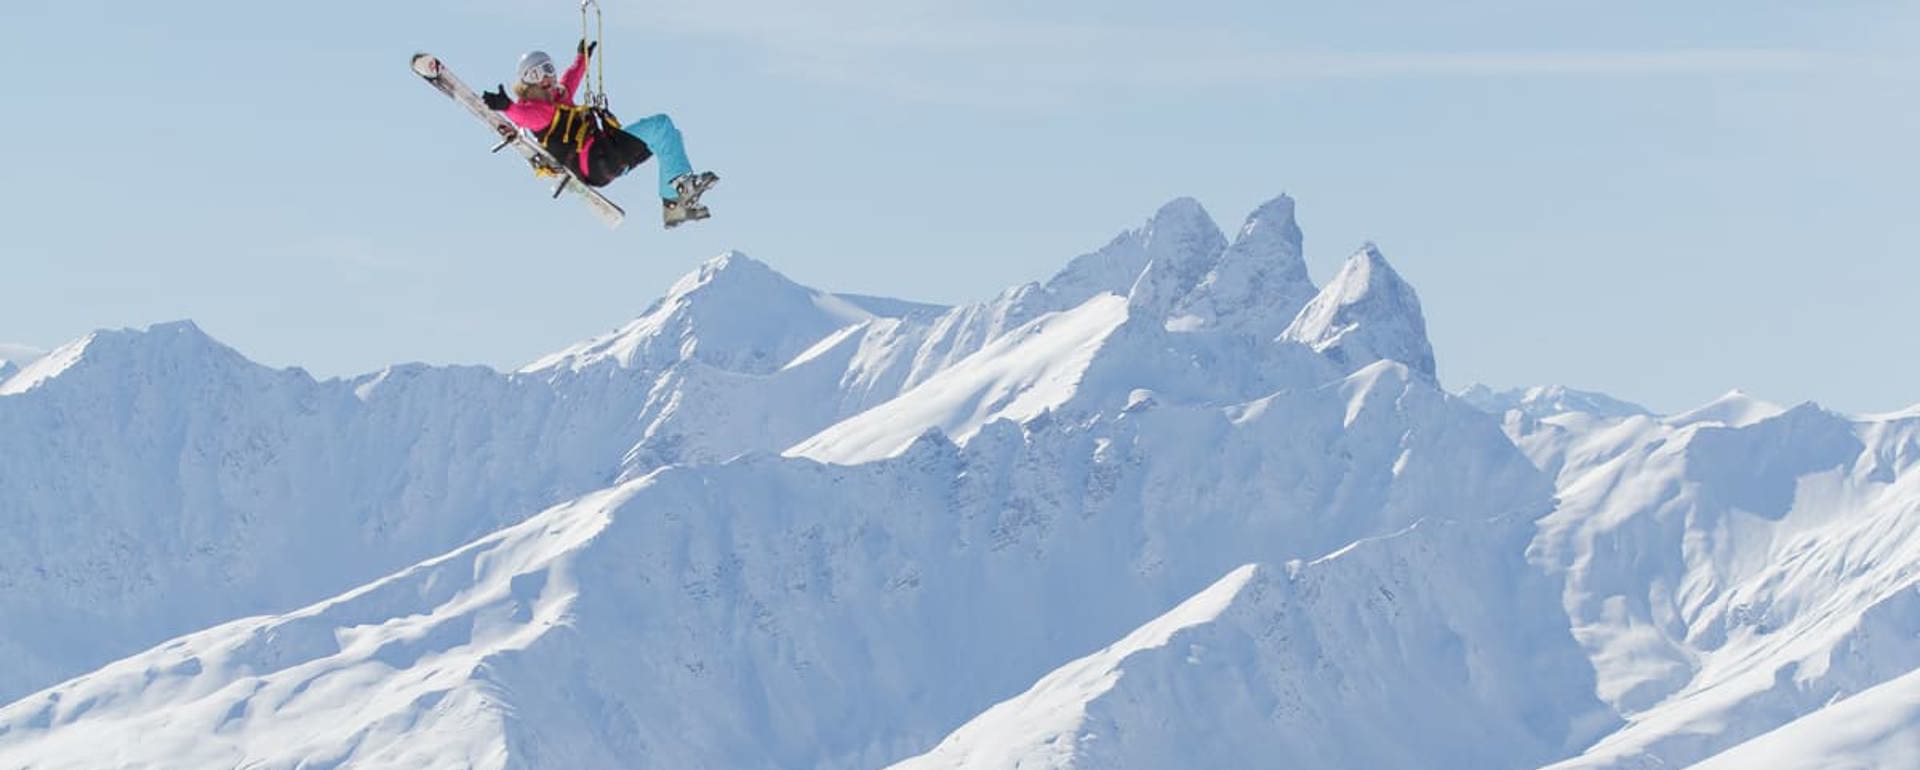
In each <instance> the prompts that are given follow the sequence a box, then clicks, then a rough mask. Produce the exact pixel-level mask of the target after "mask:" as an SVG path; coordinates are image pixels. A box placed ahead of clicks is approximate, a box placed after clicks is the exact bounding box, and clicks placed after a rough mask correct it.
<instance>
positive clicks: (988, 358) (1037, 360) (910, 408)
mask: <svg viewBox="0 0 1920 770" xmlns="http://www.w3.org/2000/svg"><path fill="white" fill-rule="evenodd" d="M1126 320H1127V310H1126V303H1125V301H1124V300H1122V299H1121V298H1119V297H1116V296H1113V295H1111V294H1108V295H1102V296H1099V297H1095V298H1093V299H1090V300H1088V301H1087V302H1086V304H1084V305H1081V306H1080V307H1078V308H1075V309H1073V310H1071V311H1065V312H1060V313H1051V314H1048V315H1045V316H1042V317H1040V318H1039V319H1037V320H1035V321H1033V322H1032V323H1029V324H1027V325H1026V326H1024V327H1022V328H1021V329H1019V330H1016V331H1014V332H1013V333H1011V334H1008V335H1006V336H1004V337H1002V338H1001V339H999V340H996V341H995V342H994V343H993V344H991V345H989V346H988V347H987V348H986V349H984V350H982V351H980V353H978V354H976V355H974V356H970V357H968V358H966V359H964V360H962V361H961V362H959V363H957V364H955V365H954V366H952V367H949V368H948V369H947V370H945V371H944V372H942V373H941V375H940V376H938V377H936V378H933V379H931V380H928V381H927V382H923V383H921V384H920V385H918V386H916V387H915V388H914V389H912V390H909V391H907V392H906V393H904V394H902V395H901V396H900V397H899V398H895V399H893V400H891V401H888V402H886V403H884V404H881V405H880V406H878V407H875V408H873V409H871V410H868V411H866V412H863V413H861V414H859V415H857V416H855V417H853V418H851V419H848V420H844V421H842V422H840V423H837V424H835V425H834V426H833V427H831V428H828V429H827V430H825V431H822V432H821V433H820V434H818V435H816V436H813V437H812V438H809V439H807V440H806V441H804V442H801V443H800V444H799V445H797V446H795V447H794V448H792V449H791V450H789V451H788V454H791V455H794V456H801V457H811V458H813V459H816V460H820V461H822V462H837V463H842V464H853V463H859V462H866V461H870V460H876V459H879V458H882V457H888V456H891V455H894V454H897V453H899V452H901V451H904V450H905V449H906V448H907V446H908V445H909V444H911V443H912V442H913V441H914V439H916V438H918V437H919V436H920V435H921V434H923V433H925V432H926V431H929V430H938V431H940V432H941V433H942V434H944V435H947V436H949V437H951V438H953V439H954V440H956V441H960V442H965V441H968V440H970V439H972V438H973V434H974V433H976V432H978V431H979V430H980V427H981V426H983V425H985V424H987V423H988V422H991V421H993V420H997V419H1011V420H1014V421H1016V422H1024V421H1026V420H1028V419H1031V418H1033V417H1035V416H1038V415H1039V414H1040V413H1042V412H1045V411H1047V410H1048V409H1053V408H1057V407H1060V406H1062V405H1064V404H1065V403H1066V402H1067V401H1068V400H1069V399H1071V398H1072V397H1073V396H1074V394H1075V393H1076V391H1077V387H1078V386H1079V384H1080V380H1081V377H1082V376H1083V375H1084V374H1085V372H1086V370H1087V367H1088V365H1089V364H1091V363H1092V361H1093V358H1094V355H1095V354H1096V353H1097V352H1099V350H1100V346H1101V345H1102V344H1103V343H1104V342H1105V341H1106V339H1107V337H1108V335H1110V334H1112V333H1113V331H1114V330H1115V329H1117V328H1119V326H1120V324H1121V323H1123V322H1124V321H1126Z"/></svg>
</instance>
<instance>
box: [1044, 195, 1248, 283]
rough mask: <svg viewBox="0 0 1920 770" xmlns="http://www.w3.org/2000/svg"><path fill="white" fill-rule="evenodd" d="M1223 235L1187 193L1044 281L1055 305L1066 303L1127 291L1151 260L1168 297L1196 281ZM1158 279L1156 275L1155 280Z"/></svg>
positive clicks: (1223, 244)
mask: <svg viewBox="0 0 1920 770" xmlns="http://www.w3.org/2000/svg"><path fill="white" fill-rule="evenodd" d="M1226 245H1227V238H1226V235H1224V234H1222V233H1221V232H1220V226H1219V225H1217V224H1214V221H1213V217H1211V216H1210V215H1208V214H1207V210H1206V208H1205V207H1202V206H1201V205H1200V202H1199V201H1196V200H1194V199H1192V198H1176V199H1174V200H1172V201H1169V202H1168V203H1167V204H1166V205H1164V206H1161V207H1160V210H1159V211H1156V212H1154V215H1153V217H1152V218H1151V219H1149V220H1147V223H1146V224H1145V225H1143V226H1141V227H1139V228H1135V229H1133V230H1128V231H1126V232H1124V233H1121V234H1120V235H1119V236H1117V237H1115V238H1114V239H1113V240H1112V241H1110V242H1108V243H1107V245H1106V246H1104V247H1102V248H1101V249H1100V250H1099V251H1096V252H1093V253H1091V254H1086V255H1082V256H1080V257H1077V258H1075V259H1074V260H1073V261H1072V262H1070V263H1068V264H1067V267H1066V269H1064V270H1061V271H1060V272H1059V273H1057V274H1055V275H1054V277H1053V278H1052V279H1051V280H1049V281H1047V284H1046V289H1047V291H1048V292H1050V293H1051V294H1052V295H1053V296H1054V298H1055V302H1056V305H1057V306H1060V307H1071V306H1073V305H1078V304H1080V303H1081V302H1085V301H1086V300H1087V299H1089V298H1091V297H1093V296H1094V295H1096V294H1103V293H1112V294H1122V295H1125V294H1129V293H1130V292H1132V291H1133V289H1134V285H1135V284H1136V283H1139V282H1140V281H1141V279H1142V277H1143V276H1142V273H1143V272H1145V271H1146V270H1147V266H1148V265H1149V264H1151V263H1158V264H1159V267H1158V268H1157V271H1159V272H1162V273H1165V274H1166V276H1167V280H1168V282H1170V283H1171V284H1173V285H1174V286H1173V288H1172V289H1169V291H1170V293H1171V296H1169V297H1167V300H1168V301H1171V300H1172V299H1173V298H1176V297H1178V296H1179V295H1180V294H1183V293H1185V291H1186V289H1187V288H1190V287H1192V286H1193V284H1194V283H1196V282H1198V281H1199V279H1200V277H1201V276H1202V275H1203V274H1205V272H1206V270H1207V268H1208V267H1209V266H1211V265H1212V264H1213V262H1214V261H1215V260H1216V259H1218V257H1219V255H1220V252H1221V251H1222V250H1224V249H1225V248H1226ZM1158 280H1159V279H1156V282H1157V281H1158Z"/></svg>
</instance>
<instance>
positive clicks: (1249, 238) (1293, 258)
mask: <svg viewBox="0 0 1920 770" xmlns="http://www.w3.org/2000/svg"><path fill="white" fill-rule="evenodd" d="M1303 241H1304V237H1303V236H1302V234H1301V232H1300V224H1299V222H1298V221H1297V220H1296V219H1295V216H1294V202H1293V198H1291V197H1289V196H1287V195H1281V196H1279V197H1277V198H1274V199H1273V200H1270V201H1267V202H1266V203H1264V204H1261V205H1260V207H1259V208H1257V209H1254V211H1253V213H1252V214H1249V215H1248V216H1247V220H1246V223H1245V224H1243V225H1241V227H1240V233H1239V235H1238V236H1236V237H1235V238H1234V241H1233V244H1232V245H1230V246H1228V247H1227V249H1226V251H1225V252H1224V253H1222V254H1221V255H1220V259H1219V261H1218V262H1217V263H1216V264H1214V265H1213V267H1212V269H1211V270H1209V271H1208V272H1207V274H1206V275H1205V276H1204V277H1203V278H1202V279H1201V280H1200V281H1199V283H1198V285H1197V286H1195V287H1194V289H1193V291H1192V293H1191V294H1188V295H1187V296H1186V297H1183V298H1182V299H1181V300H1180V302H1179V304H1178V305H1177V306H1176V308H1175V316H1176V319H1177V320H1176V323H1178V324H1180V325H1183V326H1187V327H1198V328H1209V329H1216V330H1221V331H1228V332H1235V333H1241V334H1248V335H1252V336H1256V337H1259V338H1262V339H1271V338H1273V337H1274V336H1275V335H1278V334H1279V333H1280V332H1281V331H1282V330H1284V329H1286V327H1287V324H1288V322H1290V321H1292V320H1293V317H1294V315H1296V314H1298V313H1299V312H1300V308H1301V307H1302V306H1304V305H1306V303H1307V300H1308V299H1310V298H1312V297H1313V293H1314V286H1313V280H1312V279H1311V278H1309V277H1308V276H1307V263H1306V260H1305V259H1304V258H1303V256H1302V254H1303V250H1302V243H1303Z"/></svg>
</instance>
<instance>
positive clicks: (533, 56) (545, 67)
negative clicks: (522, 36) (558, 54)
mask: <svg viewBox="0 0 1920 770" xmlns="http://www.w3.org/2000/svg"><path fill="white" fill-rule="evenodd" d="M557 74H558V73H557V72H556V71H555V70H554V68H553V57H551V56H548V55H547V52H546V51H528V52H527V55H525V56H522V57H520V82H522V83H528V84H532V83H538V82H540V81H542V80H545V79H547V78H550V77H556V76H557Z"/></svg>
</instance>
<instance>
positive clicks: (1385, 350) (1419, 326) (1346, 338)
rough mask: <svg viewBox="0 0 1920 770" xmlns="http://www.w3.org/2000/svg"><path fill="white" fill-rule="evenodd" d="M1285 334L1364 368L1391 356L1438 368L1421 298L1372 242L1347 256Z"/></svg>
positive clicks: (1428, 370) (1428, 369) (1429, 371)
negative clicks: (1338, 269) (1421, 308)
mask: <svg viewBox="0 0 1920 770" xmlns="http://www.w3.org/2000/svg"><path fill="white" fill-rule="evenodd" d="M1281 338H1282V339H1285V340H1290V341H1293V342H1298V343H1301V344H1303V345H1306V346H1308V347H1311V348H1313V349H1314V350H1315V351H1318V352H1320V353H1322V354H1324V355H1326V356H1327V357H1328V358H1331V359H1333V360H1334V361H1335V362H1337V363H1339V364H1341V365H1342V366H1347V367H1352V368H1358V367H1361V366H1365V365H1366V364H1368V363H1371V362H1373V361H1378V360H1381V359H1391V360H1394V361H1399V362H1401V363H1403V364H1406V365H1407V366H1408V367H1410V368H1411V369H1413V370H1414V371H1417V372H1421V373H1423V374H1425V375H1427V376H1429V377H1432V376H1434V374H1435V371H1434V361H1433V344H1432V343H1431V342H1429V341H1428V340H1427V322H1426V318H1425V316H1424V315H1422V314H1421V312H1420V298H1419V296H1418V295H1416V294H1415V293H1414V291H1413V287H1412V286H1411V285H1408V284H1407V282H1406V280H1405V279H1403V278H1401V277H1400V274H1399V273H1397V272H1395V271H1394V269H1393V266H1392V265H1390V264H1388V263H1387V258H1386V256H1385V255H1383V254H1381V253H1380V249H1379V247H1378V246H1375V245H1374V244H1373V243H1372V242H1368V243H1366V244H1364V245H1363V246H1361V248H1360V250H1359V251H1357V252H1355V253H1354V255H1353V256H1352V257H1349V258H1348V259H1347V262H1346V264H1345V265H1344V266H1343V267H1341V268H1340V272H1339V274H1338V275H1335V276H1334V277H1333V280H1332V281H1329V282H1327V285H1326V287H1325V288H1323V289H1321V290H1320V293H1319V294H1318V295H1315V296H1314V298H1313V301H1311V302H1308V303H1307V306H1306V307H1305V308H1304V309H1302V310H1301V311H1300V314H1299V316H1297V317H1295V318H1294V319H1293V323H1291V324H1289V325H1288V326H1287V329H1286V331H1284V332H1282V333H1281Z"/></svg>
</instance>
